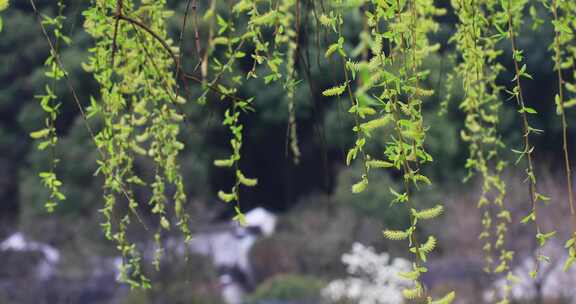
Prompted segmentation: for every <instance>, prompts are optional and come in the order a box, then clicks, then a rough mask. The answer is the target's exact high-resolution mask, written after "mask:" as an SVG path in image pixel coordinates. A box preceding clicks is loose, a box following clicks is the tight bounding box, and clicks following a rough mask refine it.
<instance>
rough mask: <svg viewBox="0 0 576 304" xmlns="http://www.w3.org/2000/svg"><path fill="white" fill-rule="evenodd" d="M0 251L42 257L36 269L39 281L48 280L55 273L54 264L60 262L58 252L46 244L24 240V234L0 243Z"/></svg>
mask: <svg viewBox="0 0 576 304" xmlns="http://www.w3.org/2000/svg"><path fill="white" fill-rule="evenodd" d="M0 251H17V252H26V251H28V252H40V253H42V255H43V256H44V259H42V262H40V263H39V264H38V266H37V268H36V273H37V276H38V278H40V279H43V280H44V279H48V278H50V277H51V276H52V275H53V274H54V273H55V271H56V264H58V262H59V261H60V252H59V251H58V250H57V249H56V248H54V247H52V246H50V245H47V244H42V243H39V242H34V241H30V240H28V239H26V237H25V236H24V234H22V233H21V232H16V233H14V234H12V235H11V236H10V237H8V238H7V239H6V240H4V241H3V242H2V243H0Z"/></svg>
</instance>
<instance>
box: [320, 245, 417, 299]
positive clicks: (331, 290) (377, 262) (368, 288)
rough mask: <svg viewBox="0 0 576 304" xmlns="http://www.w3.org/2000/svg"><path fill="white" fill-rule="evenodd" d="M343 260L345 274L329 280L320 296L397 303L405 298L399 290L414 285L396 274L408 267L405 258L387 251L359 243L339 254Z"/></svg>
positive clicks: (409, 268)
mask: <svg viewBox="0 0 576 304" xmlns="http://www.w3.org/2000/svg"><path fill="white" fill-rule="evenodd" d="M342 262H343V263H344V264H346V265H347V272H348V277H347V278H344V279H340V280H335V281H332V282H331V283H330V284H328V286H326V287H325V288H324V289H323V290H322V296H323V297H324V299H325V300H327V301H329V302H337V301H344V300H349V301H352V302H353V303H358V304H399V303H403V302H404V298H403V296H402V290H403V289H405V288H407V287H411V286H412V285H413V283H412V281H409V280H406V279H402V278H400V277H399V276H398V273H399V272H407V271H410V270H411V264H410V262H409V261H408V260H405V259H402V258H395V259H391V258H390V255H389V254H387V253H380V254H378V253H376V252H375V251H374V249H373V248H372V247H367V246H364V245H362V244H360V243H355V244H354V245H353V246H352V252H350V253H346V254H344V255H343V256H342Z"/></svg>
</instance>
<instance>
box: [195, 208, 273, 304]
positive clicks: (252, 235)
mask: <svg viewBox="0 0 576 304" xmlns="http://www.w3.org/2000/svg"><path fill="white" fill-rule="evenodd" d="M245 217H246V226H240V225H238V224H237V223H236V222H232V223H231V224H230V225H227V226H225V227H220V228H219V229H214V230H208V231H206V232H203V233H199V234H196V235H195V236H194V238H193V239H192V241H191V243H190V249H191V250H192V251H193V252H196V253H199V254H202V255H206V256H209V257H211V258H212V261H213V263H214V266H216V268H217V270H218V272H219V274H220V284H221V289H222V296H223V298H224V300H225V301H226V303H227V304H239V303H242V298H243V296H244V293H245V292H246V290H249V289H250V288H251V287H253V283H254V282H253V275H252V267H251V265H250V250H251V249H252V246H254V244H255V243H256V241H257V240H258V238H260V237H262V236H270V235H272V234H273V233H274V231H275V229H276V222H277V217H276V216H275V215H274V214H272V213H271V212H269V211H267V210H266V209H264V208H260V207H259V208H255V209H253V210H251V211H249V212H246V214H245Z"/></svg>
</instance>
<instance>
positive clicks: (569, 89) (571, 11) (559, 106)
mask: <svg viewBox="0 0 576 304" xmlns="http://www.w3.org/2000/svg"><path fill="white" fill-rule="evenodd" d="M540 2H541V3H542V5H543V6H544V7H545V8H546V9H547V10H548V12H549V13H550V15H551V19H552V26H553V28H554V41H553V42H552V44H551V45H550V49H551V50H552V54H553V61H554V70H555V71H556V75H557V80H558V92H557V94H556V97H555V100H554V102H555V104H556V114H558V116H559V118H560V123H561V126H562V144H563V152H564V169H565V175H566V186H567V192H568V205H569V209H570V214H571V218H572V229H573V230H572V236H571V238H570V239H569V240H568V241H566V245H565V247H566V248H567V249H568V259H567V260H566V262H565V264H564V269H565V270H568V268H570V266H571V265H572V264H573V263H574V262H575V261H576V244H575V242H576V211H575V209H574V197H573V190H572V171H571V163H570V156H569V155H570V152H569V150H568V147H569V142H568V123H567V119H566V113H565V111H566V110H567V109H569V108H572V107H574V105H576V98H574V97H573V96H574V94H575V93H576V83H575V82H574V80H575V79H576V70H575V69H574V68H575V67H576V65H575V63H574V58H575V55H576V47H575V46H574V42H575V41H576V23H575V21H574V20H576V3H574V2H573V1H564V0H552V2H549V1H540ZM569 72H571V73H572V75H571V77H570V78H571V79H572V82H570V81H569V80H568V79H570V78H568V79H567V77H566V76H565V74H568V73H569ZM570 96H572V97H571V98H570ZM541 238H542V237H541ZM543 242H545V239H544V240H543Z"/></svg>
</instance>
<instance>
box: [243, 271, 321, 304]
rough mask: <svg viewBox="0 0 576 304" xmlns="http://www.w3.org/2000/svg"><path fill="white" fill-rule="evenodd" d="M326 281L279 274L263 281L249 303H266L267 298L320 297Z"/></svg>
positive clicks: (312, 298) (310, 298) (299, 298)
mask: <svg viewBox="0 0 576 304" xmlns="http://www.w3.org/2000/svg"><path fill="white" fill-rule="evenodd" d="M325 285H326V283H325V282H324V281H322V280H320V279H317V278H314V277H310V276H301V275H293V274H286V275H278V276H276V277H273V278H271V279H269V280H268V281H266V282H264V283H262V284H261V285H260V286H259V287H258V288H257V289H256V290H255V291H254V292H253V293H252V294H251V295H250V296H249V298H248V301H247V303H249V304H258V303H264V301H265V300H285V301H287V300H300V301H302V300H308V301H313V300H317V299H320V291H321V290H322V288H323V287H324V286H325Z"/></svg>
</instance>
